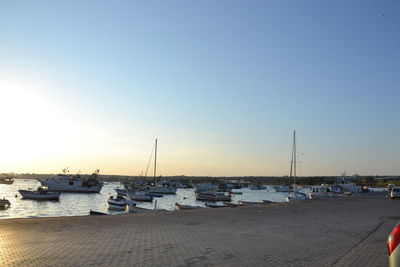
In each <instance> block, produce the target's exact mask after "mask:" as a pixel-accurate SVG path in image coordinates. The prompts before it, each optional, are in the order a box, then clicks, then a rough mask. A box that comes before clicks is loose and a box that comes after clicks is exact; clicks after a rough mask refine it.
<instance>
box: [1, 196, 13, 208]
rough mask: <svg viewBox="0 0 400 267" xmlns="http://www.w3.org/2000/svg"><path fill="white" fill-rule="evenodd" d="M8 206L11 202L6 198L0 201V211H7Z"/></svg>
mask: <svg viewBox="0 0 400 267" xmlns="http://www.w3.org/2000/svg"><path fill="white" fill-rule="evenodd" d="M10 206H11V202H10V201H9V200H8V199H6V198H3V199H0V209H7V208H9V207H10Z"/></svg>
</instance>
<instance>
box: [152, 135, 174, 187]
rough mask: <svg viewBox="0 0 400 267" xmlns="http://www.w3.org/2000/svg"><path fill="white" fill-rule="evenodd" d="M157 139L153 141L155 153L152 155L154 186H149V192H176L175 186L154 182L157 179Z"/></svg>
mask: <svg viewBox="0 0 400 267" xmlns="http://www.w3.org/2000/svg"><path fill="white" fill-rule="evenodd" d="M156 171H157V139H156V143H155V155H154V186H150V188H149V193H150V194H172V195H174V194H176V187H174V186H160V185H157V184H156V179H157V172H156Z"/></svg>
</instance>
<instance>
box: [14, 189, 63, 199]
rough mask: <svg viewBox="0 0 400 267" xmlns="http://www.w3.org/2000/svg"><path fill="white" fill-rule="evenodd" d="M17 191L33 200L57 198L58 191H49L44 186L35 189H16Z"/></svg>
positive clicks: (58, 195)
mask: <svg viewBox="0 0 400 267" xmlns="http://www.w3.org/2000/svg"><path fill="white" fill-rule="evenodd" d="M18 192H19V193H20V194H21V195H22V197H23V198H25V199H33V200H59V199H60V195H61V193H60V192H51V191H49V190H48V188H47V187H46V186H39V188H38V189H37V190H36V191H31V190H18Z"/></svg>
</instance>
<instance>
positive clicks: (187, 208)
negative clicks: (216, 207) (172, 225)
mask: <svg viewBox="0 0 400 267" xmlns="http://www.w3.org/2000/svg"><path fill="white" fill-rule="evenodd" d="M175 207H176V209H178V210H197V209H203V208H204V207H200V206H190V205H182V204H179V203H175Z"/></svg>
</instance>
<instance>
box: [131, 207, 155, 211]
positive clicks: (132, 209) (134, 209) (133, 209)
mask: <svg viewBox="0 0 400 267" xmlns="http://www.w3.org/2000/svg"><path fill="white" fill-rule="evenodd" d="M152 211H153V210H149V209H144V208H139V207H136V206H129V213H146V212H152Z"/></svg>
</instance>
